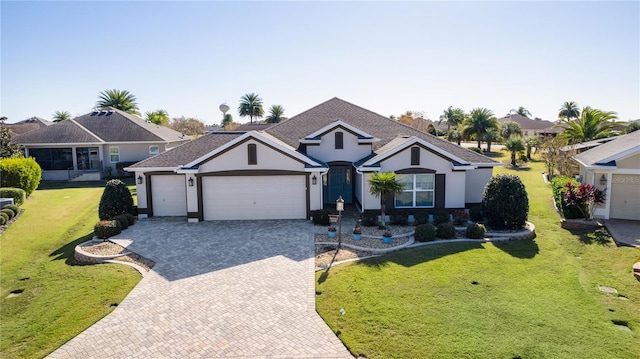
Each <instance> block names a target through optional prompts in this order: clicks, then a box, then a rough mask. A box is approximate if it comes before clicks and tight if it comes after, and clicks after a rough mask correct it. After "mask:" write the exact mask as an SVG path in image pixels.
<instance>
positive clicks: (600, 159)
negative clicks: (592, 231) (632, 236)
mask: <svg viewBox="0 0 640 359" xmlns="http://www.w3.org/2000/svg"><path fill="white" fill-rule="evenodd" d="M573 159H574V160H576V161H577V162H578V164H579V165H580V177H581V179H582V183H588V184H591V185H593V186H595V187H597V188H599V189H601V190H603V191H604V192H605V194H606V201H605V204H604V205H602V206H599V207H597V208H596V209H595V213H594V216H595V217H598V218H604V219H609V218H618V219H631V220H640V131H635V132H631V133H629V134H627V135H622V136H617V137H616V138H615V139H613V140H611V141H608V142H605V143H601V144H600V145H598V146H595V147H592V148H591V149H589V150H586V151H584V152H581V153H579V154H577V155H575V156H573Z"/></svg>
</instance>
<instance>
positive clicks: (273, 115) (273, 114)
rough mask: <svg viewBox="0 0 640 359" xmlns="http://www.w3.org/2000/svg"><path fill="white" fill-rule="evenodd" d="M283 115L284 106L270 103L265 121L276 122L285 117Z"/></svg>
mask: <svg viewBox="0 0 640 359" xmlns="http://www.w3.org/2000/svg"><path fill="white" fill-rule="evenodd" d="M283 115H284V108H283V107H282V106H281V105H271V107H270V108H269V116H267V118H266V119H265V122H267V123H278V122H280V121H284V120H286V119H287V118H286V117H284V116H283Z"/></svg>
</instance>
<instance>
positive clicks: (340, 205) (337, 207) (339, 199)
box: [336, 196, 344, 213]
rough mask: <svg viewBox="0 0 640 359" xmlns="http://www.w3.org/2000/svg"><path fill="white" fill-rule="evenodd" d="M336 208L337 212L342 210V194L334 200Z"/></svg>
mask: <svg viewBox="0 0 640 359" xmlns="http://www.w3.org/2000/svg"><path fill="white" fill-rule="evenodd" d="M336 210H337V211H338V213H340V212H342V211H344V199H342V196H340V197H338V200H336Z"/></svg>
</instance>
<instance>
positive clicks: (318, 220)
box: [311, 209, 330, 226]
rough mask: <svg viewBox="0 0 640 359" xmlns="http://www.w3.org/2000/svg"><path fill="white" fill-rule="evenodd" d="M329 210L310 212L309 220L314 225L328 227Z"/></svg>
mask: <svg viewBox="0 0 640 359" xmlns="http://www.w3.org/2000/svg"><path fill="white" fill-rule="evenodd" d="M329 213H330V212H329V210H327V209H318V210H315V211H311V220H312V221H313V224H315V225H322V226H328V225H329Z"/></svg>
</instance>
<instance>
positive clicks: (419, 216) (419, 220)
mask: <svg viewBox="0 0 640 359" xmlns="http://www.w3.org/2000/svg"><path fill="white" fill-rule="evenodd" d="M413 218H415V225H416V226H418V225H421V224H427V223H429V213H427V212H418V213H416V214H415V215H414V216H413Z"/></svg>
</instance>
